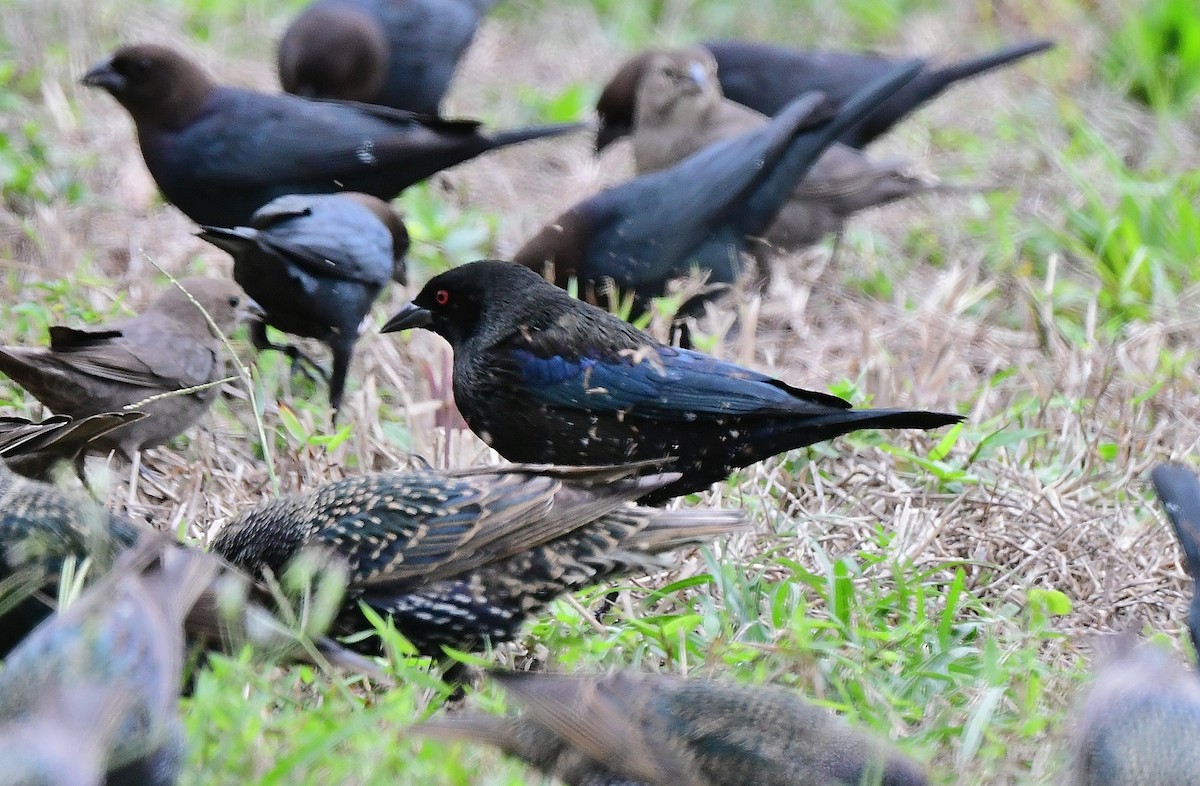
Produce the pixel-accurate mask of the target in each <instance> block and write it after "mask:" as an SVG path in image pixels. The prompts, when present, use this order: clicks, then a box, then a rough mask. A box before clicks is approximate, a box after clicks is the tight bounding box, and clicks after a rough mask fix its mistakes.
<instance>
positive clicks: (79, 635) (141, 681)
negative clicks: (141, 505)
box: [0, 537, 219, 786]
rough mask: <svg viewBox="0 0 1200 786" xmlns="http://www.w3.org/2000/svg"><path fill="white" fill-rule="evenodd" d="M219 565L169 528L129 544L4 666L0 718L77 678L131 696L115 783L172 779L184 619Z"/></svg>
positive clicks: (160, 784) (179, 739) (179, 749)
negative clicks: (178, 541) (169, 534)
mask: <svg viewBox="0 0 1200 786" xmlns="http://www.w3.org/2000/svg"><path fill="white" fill-rule="evenodd" d="M218 568H219V563H218V561H217V560H215V559H213V558H212V557H210V556H208V555H207V554H203V553H201V552H198V551H188V550H183V549H179V548H176V547H175V545H174V544H173V543H171V542H170V541H169V540H168V539H166V538H165V537H159V538H146V539H144V540H143V541H142V543H141V544H140V545H139V546H138V547H136V548H134V549H131V550H129V551H126V552H125V553H124V554H123V555H122V557H121V558H120V559H119V560H118V561H117V563H116V565H115V566H114V567H113V570H112V572H111V573H110V574H109V575H107V576H105V577H104V578H103V579H101V580H100V581H99V582H98V583H97V584H96V585H95V586H93V587H92V588H91V589H89V590H88V591H87V592H85V593H84V594H83V596H81V597H80V599H79V600H78V601H77V602H76V603H75V604H73V605H72V606H71V607H70V608H69V609H67V610H65V611H63V612H60V613H56V614H54V615H53V616H51V617H50V618H49V619H47V620H46V622H45V623H43V624H42V625H41V626H39V627H38V628H37V629H36V630H35V631H33V632H32V633H31V634H29V636H28V637H27V638H26V639H25V640H24V641H23V642H21V644H20V646H18V647H17V648H16V649H14V650H13V651H12V653H10V654H9V656H8V658H7V659H5V662H4V669H3V671H0V722H14V721H19V720H20V719H22V718H23V717H25V716H26V715H30V714H32V715H35V716H36V715H37V713H38V712H39V709H40V708H41V706H42V703H43V701H44V700H45V699H46V697H53V695H54V693H55V692H56V691H69V690H71V689H72V688H73V687H80V688H83V689H85V690H86V689H89V688H91V687H92V686H96V685H101V686H105V687H108V688H114V689H119V690H120V693H121V695H122V697H123V698H124V699H126V702H125V705H124V706H123V707H122V708H121V715H120V719H119V721H118V729H117V731H116V733H115V735H114V737H113V739H112V741H111V743H110V744H109V746H108V755H107V757H106V766H105V769H106V770H107V771H108V772H109V773H110V774H109V777H108V779H107V783H108V784H111V785H112V786H115V785H116V784H130V786H133V784H139V785H141V786H168V785H169V784H172V783H174V782H175V780H176V779H177V777H178V773H179V768H180V766H181V764H182V761H183V748H184V740H183V734H182V728H181V727H180V723H179V717H178V712H179V710H178V705H179V687H180V679H181V675H182V670H183V645H184V638H183V621H184V618H185V617H186V616H187V613H188V611H189V610H190V609H191V607H192V604H193V603H194V602H195V601H196V598H197V597H198V596H199V595H200V594H201V593H202V592H204V590H205V588H206V587H208V586H209V583H210V580H211V579H212V577H213V576H214V574H215V573H216V571H217V570H218Z"/></svg>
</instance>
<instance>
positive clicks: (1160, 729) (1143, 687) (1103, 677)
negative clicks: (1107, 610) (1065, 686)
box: [1071, 635, 1200, 786]
mask: <svg viewBox="0 0 1200 786" xmlns="http://www.w3.org/2000/svg"><path fill="white" fill-rule="evenodd" d="M1197 738H1200V676H1197V674H1196V673H1195V671H1193V670H1190V669H1184V668H1183V667H1182V666H1180V665H1179V664H1178V663H1176V662H1175V661H1174V660H1173V659H1172V658H1171V656H1170V655H1168V654H1167V653H1166V652H1164V651H1162V650H1161V649H1159V648H1158V647H1155V646H1153V645H1150V644H1139V643H1138V641H1137V637H1136V636H1133V635H1124V636H1121V637H1119V640H1118V642H1117V643H1116V645H1115V651H1114V652H1112V653H1110V654H1108V655H1107V656H1106V662H1105V663H1104V664H1103V665H1102V667H1101V668H1100V669H1099V671H1098V673H1097V674H1096V677H1095V679H1094V680H1093V681H1092V685H1091V687H1090V688H1089V689H1088V692H1087V695H1086V696H1085V698H1084V699H1083V701H1082V702H1081V703H1080V705H1079V707H1078V708H1077V710H1076V712H1075V733H1074V766H1073V773H1072V774H1073V779H1072V781H1071V783H1072V784H1073V786H1185V784H1192V783H1195V782H1196V773H1200V747H1198V746H1197V745H1196V740H1197Z"/></svg>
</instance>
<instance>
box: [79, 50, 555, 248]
mask: <svg viewBox="0 0 1200 786" xmlns="http://www.w3.org/2000/svg"><path fill="white" fill-rule="evenodd" d="M83 83H84V84H86V85H89V86H92V87H98V88H102V89H104V90H106V91H108V92H109V93H110V94H111V95H112V96H113V97H114V98H115V99H117V101H118V102H120V103H121V105H122V106H124V107H125V109H126V110H128V111H129V114H130V115H131V116H132V118H133V122H134V125H135V126H136V128H137V134H138V142H139V144H140V146H141V150H142V157H143V158H144V159H145V162H146V167H147V168H148V169H149V170H150V174H151V175H152V176H153V177H154V181H155V182H156V183H157V184H158V187H159V189H161V190H162V193H163V195H164V196H165V197H166V198H167V200H168V201H170V202H171V203H172V204H173V205H175V206H176V207H178V208H179V209H180V210H182V211H183V212H184V213H186V214H187V215H188V217H189V218H191V219H192V220H193V221H195V222H196V223H198V224H202V225H208V226H220V227H234V226H243V225H246V224H248V223H249V222H250V219H251V216H252V215H253V214H254V211H256V210H258V209H259V208H260V207H262V206H263V205H265V204H267V203H268V202H270V201H271V200H272V199H275V198H277V197H281V196H286V195H287V194H326V193H333V192H337V191H361V192H363V193H367V194H371V195H372V196H376V197H379V198H380V199H385V200H390V199H391V198H392V197H394V196H396V195H397V194H399V193H400V192H401V191H403V190H404V189H405V188H408V187H409V186H411V185H412V184H414V183H418V182H420V181H421V180H424V179H425V178H427V177H429V176H430V175H432V174H434V173H435V172H439V171H441V170H443V169H446V168H447V167H451V166H454V165H455V164H459V163H462V162H463V161H466V160H467V159H469V158H474V157H475V156H477V155H480V154H481V153H486V152H487V151H489V150H494V149H496V148H498V147H504V146H505V145H510V144H515V143H517V142H523V141H526V140H529V139H538V138H540V137H546V136H556V135H558V134H562V133H565V132H568V131H571V130H574V129H575V128H577V127H578V126H576V125H562V126H542V127H531V128H522V129H514V130H510V131H501V132H497V133H494V134H485V133H482V132H481V131H480V129H479V124H478V123H476V122H474V121H469V120H444V119H442V118H438V117H431V116H427V115H418V114H414V113H411V112H402V111H400V110H396V109H390V108H387V107H378V106H371V105H367V104H356V103H347V102H339V101H313V100H310V99H307V98H300V97H298V96H293V95H287V94H278V95H272V94H268V93H260V92H256V91H253V90H246V89H242V88H237V87H229V86H225V85H218V84H217V83H216V82H214V81H213V80H212V78H211V77H209V75H208V74H207V73H205V71H204V70H203V69H202V68H200V67H199V66H197V65H196V64H195V63H192V62H191V61H189V60H187V59H186V58H184V57H183V56H182V55H180V54H178V53H177V52H174V51H172V50H170V49H167V48H165V47H161V46H153V45H148V44H140V45H134V46H126V47H122V48H121V49H118V50H117V51H116V52H114V53H113V54H112V55H110V56H109V57H107V58H105V59H104V60H102V61H101V62H99V63H97V64H96V65H95V66H93V67H92V68H91V69H90V70H89V71H88V72H87V73H86V74H85V75H84V77H83Z"/></svg>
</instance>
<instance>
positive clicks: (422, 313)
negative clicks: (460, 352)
mask: <svg viewBox="0 0 1200 786" xmlns="http://www.w3.org/2000/svg"><path fill="white" fill-rule="evenodd" d="M560 298H566V299H568V300H569V299H570V298H569V296H568V295H567V294H566V293H565V292H563V291H562V290H561V289H558V288H557V287H555V286H554V285H553V284H551V283H549V282H548V281H546V280H545V279H544V278H542V277H541V276H539V275H538V274H537V273H534V272H533V271H532V270H530V269H529V268H527V267H523V266H521V265H518V264H515V263H513V262H503V261H501V260H498V259H484V260H481V261H479V262H470V263H468V264H466V265H460V266H459V267H456V268H453V269H451V270H448V271H446V272H445V273H442V274H441V275H438V276H434V277H433V278H432V279H430V280H429V283H427V284H426V285H425V288H424V289H422V290H421V293H420V294H419V295H417V296H416V297H415V298H413V300H412V302H411V303H409V304H408V305H407V306H405V307H404V308H402V309H401V310H400V312H399V313H397V314H396V315H395V316H394V317H392V318H391V319H390V320H388V322H387V324H385V325H384V326H383V332H384V333H394V332H397V331H400V330H408V329H409V328H417V327H421V328H426V329H428V330H432V331H433V332H435V333H437V334H438V335H440V336H441V337H442V338H444V339H446V340H447V341H449V342H450V344H451V345H452V346H454V347H458V346H460V345H462V344H463V343H465V342H467V341H468V340H470V339H471V338H472V337H474V336H475V335H477V334H479V333H482V332H485V331H500V332H507V331H509V330H511V329H514V326H516V325H519V324H521V323H522V322H524V321H527V320H528V319H530V318H532V317H534V316H536V311H540V310H541V308H542V307H544V306H547V305H551V304H553V303H555V302H556V301H558V300H559V299H560ZM535 305H536V306H538V307H539V308H537V309H533V308H532V307H533V306H535Z"/></svg>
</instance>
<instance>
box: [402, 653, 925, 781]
mask: <svg viewBox="0 0 1200 786" xmlns="http://www.w3.org/2000/svg"><path fill="white" fill-rule="evenodd" d="M492 676H493V678H495V679H496V680H497V681H498V682H499V683H500V684H501V685H503V686H504V689H505V690H506V691H507V692H508V693H509V694H510V695H511V696H513V697H514V698H516V700H517V703H518V704H520V705H521V707H522V708H524V710H525V713H524V714H523V715H521V716H518V717H511V716H510V717H500V716H492V715H477V714H461V715H453V716H449V717H445V718H440V719H435V720H432V721H429V722H427V723H424V724H421V725H419V726H416V727H414V728H413V729H412V731H413V732H415V733H418V734H424V735H429V736H433V737H438V738H441V739H460V740H470V741H475V742H483V743H487V744H489V745H495V746H497V747H499V748H500V749H501V750H503V751H505V752H506V753H508V754H510V755H513V756H518V757H520V758H522V759H524V760H525V761H526V762H528V763H529V764H532V765H533V766H534V767H537V768H538V769H539V770H541V771H542V772H545V773H547V774H549V775H553V776H555V777H557V778H559V779H561V780H562V781H563V782H564V783H566V784H568V785H569V786H744V785H745V784H755V786H834V785H835V784H842V785H844V786H860V785H861V784H875V785H876V786H923V785H924V784H925V783H926V782H927V780H926V776H925V773H924V772H923V770H922V768H921V767H920V766H919V765H918V764H916V763H915V762H913V761H912V760H911V759H909V758H907V757H906V756H904V755H903V754H901V753H899V752H898V751H896V750H895V749H894V748H892V747H891V746H890V745H888V744H886V743H884V742H882V741H880V740H878V739H876V738H875V737H873V736H872V735H870V734H868V733H866V732H864V731H861V730H859V729H855V728H853V727H851V726H849V725H848V724H846V723H844V722H842V721H841V720H839V719H838V718H836V717H835V716H833V715H832V714H830V713H829V712H828V711H826V710H824V709H821V708H819V707H816V706H813V705H812V704H809V703H808V702H806V701H804V700H803V699H801V698H800V697H799V696H797V695H795V694H794V693H792V692H791V691H787V690H783V689H781V688H774V687H752V686H747V685H737V684H734V683H730V682H722V681H716V680H708V679H699V678H692V679H687V678H683V677H674V676H668V675H661V674H658V675H654V674H636V673H633V672H616V673H613V674H607V675H603V676H591V675H588V676H584V675H581V676H565V675H553V674H537V673H511V672H492Z"/></svg>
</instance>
